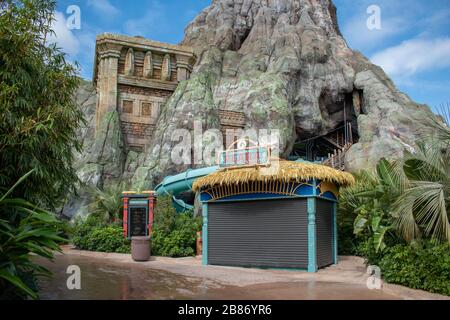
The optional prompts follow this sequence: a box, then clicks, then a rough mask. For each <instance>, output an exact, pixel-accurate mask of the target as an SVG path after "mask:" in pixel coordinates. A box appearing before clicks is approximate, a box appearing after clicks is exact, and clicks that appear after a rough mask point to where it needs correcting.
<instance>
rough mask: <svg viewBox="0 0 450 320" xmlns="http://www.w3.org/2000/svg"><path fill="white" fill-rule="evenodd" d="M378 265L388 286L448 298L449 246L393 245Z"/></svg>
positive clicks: (449, 280) (449, 290)
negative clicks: (446, 296) (403, 287)
mask: <svg viewBox="0 0 450 320" xmlns="http://www.w3.org/2000/svg"><path fill="white" fill-rule="evenodd" d="M379 266H380V268H381V271H382V273H383V276H384V279H385V280H386V281H387V282H389V283H395V284H400V285H404V286H407V287H410V288H413V289H422V290H426V291H430V292H434V293H440V294H445V295H449V296H450V246H449V245H448V244H443V245H439V246H436V244H433V243H427V244H425V245H424V246H423V247H419V246H417V245H416V246H411V245H395V246H393V247H391V248H388V249H387V250H386V253H385V255H384V256H383V258H382V259H381V261H380V262H379Z"/></svg>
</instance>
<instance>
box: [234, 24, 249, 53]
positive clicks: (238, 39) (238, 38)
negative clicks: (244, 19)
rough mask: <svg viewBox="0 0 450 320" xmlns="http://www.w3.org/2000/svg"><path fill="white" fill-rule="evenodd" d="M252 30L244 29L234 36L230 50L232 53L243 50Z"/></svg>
mask: <svg viewBox="0 0 450 320" xmlns="http://www.w3.org/2000/svg"><path fill="white" fill-rule="evenodd" d="M251 30H252V29H250V28H244V29H242V30H239V31H238V32H237V33H236V34H233V41H232V43H231V48H230V50H232V51H239V49H241V47H242V44H243V43H244V42H245V40H247V37H248V36H249V34H250V31H251Z"/></svg>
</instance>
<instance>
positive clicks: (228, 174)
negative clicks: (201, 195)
mask: <svg viewBox="0 0 450 320" xmlns="http://www.w3.org/2000/svg"><path fill="white" fill-rule="evenodd" d="M278 163H279V169H278V170H273V172H271V171H272V170H270V169H275V168H276V166H275V165H274V164H272V165H271V167H247V168H233V169H221V170H219V171H217V172H214V173H212V174H209V175H207V176H205V177H203V178H200V179H197V180H196V181H195V182H194V185H193V187H192V188H193V190H194V191H198V190H200V189H205V188H208V187H212V186H216V185H233V184H239V183H242V182H253V181H282V182H303V181H308V180H310V179H313V178H316V179H319V180H322V181H327V182H332V183H336V184H338V185H340V186H343V187H345V186H349V185H352V184H354V183H355V178H354V177H353V176H352V175H351V174H350V173H346V172H342V171H338V170H335V169H333V168H331V167H327V166H323V165H319V164H314V163H309V162H292V161H286V160H280V161H279V162H278ZM262 170H264V171H262Z"/></svg>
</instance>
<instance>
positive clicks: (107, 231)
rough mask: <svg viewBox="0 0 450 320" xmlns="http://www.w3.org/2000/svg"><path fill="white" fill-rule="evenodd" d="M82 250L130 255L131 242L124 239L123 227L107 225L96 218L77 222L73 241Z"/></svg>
mask: <svg viewBox="0 0 450 320" xmlns="http://www.w3.org/2000/svg"><path fill="white" fill-rule="evenodd" d="M71 242H72V244H73V245H75V246H76V247H77V248H78V249H81V250H89V251H98V252H117V253H129V252H130V242H129V241H128V240H127V239H125V238H124V236H123V229H122V226H121V225H119V224H105V223H103V222H102V221H101V220H98V219H96V218H95V217H94V216H90V217H88V218H87V219H86V220H85V221H82V220H81V221H77V223H76V225H75V227H74V231H73V236H72V239H71Z"/></svg>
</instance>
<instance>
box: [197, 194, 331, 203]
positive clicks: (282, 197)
mask: <svg viewBox="0 0 450 320" xmlns="http://www.w3.org/2000/svg"><path fill="white" fill-rule="evenodd" d="M305 198H308V199H309V198H317V199H322V200H326V201H330V202H335V203H337V202H338V201H337V200H332V199H329V198H324V197H321V196H298V195H296V196H278V197H267V198H248V199H219V200H212V199H211V200H202V199H201V202H203V203H207V202H245V201H255V200H280V199H305Z"/></svg>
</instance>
